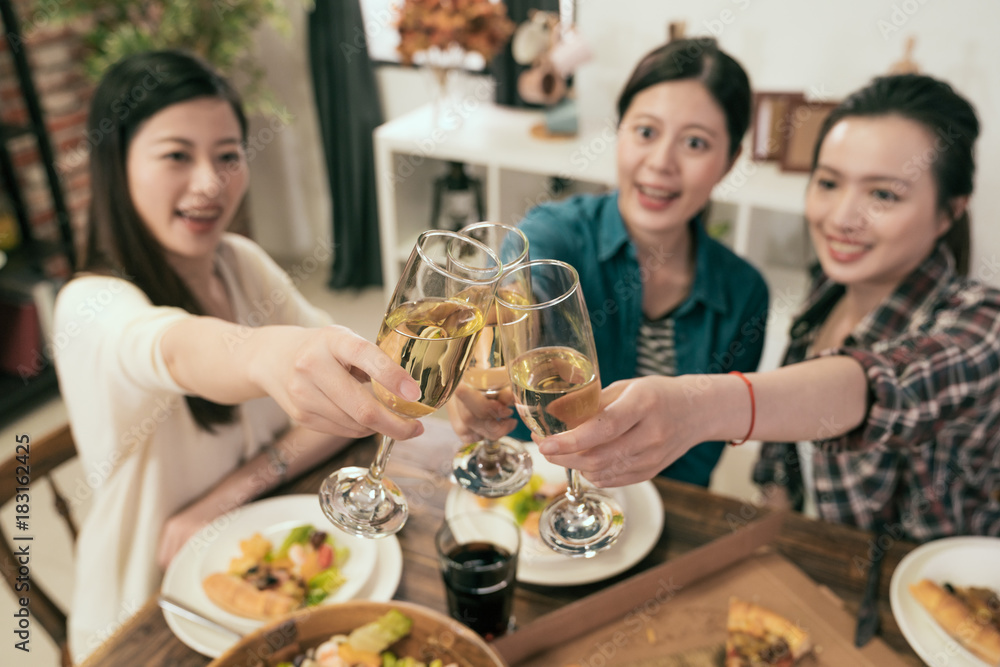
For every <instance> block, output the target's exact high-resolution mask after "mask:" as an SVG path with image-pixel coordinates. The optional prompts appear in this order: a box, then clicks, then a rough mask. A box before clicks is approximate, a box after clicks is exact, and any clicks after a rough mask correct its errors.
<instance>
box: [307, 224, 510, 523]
mask: <svg viewBox="0 0 1000 667" xmlns="http://www.w3.org/2000/svg"><path fill="white" fill-rule="evenodd" d="M501 268H502V267H501V264H500V260H499V258H498V257H497V255H496V253H494V252H493V251H492V250H490V249H489V248H488V247H486V246H485V245H483V244H482V243H480V242H479V241H476V240H475V239H473V238H471V237H469V236H465V235H462V234H457V233H455V232H449V231H439V230H430V231H426V232H424V233H422V234H421V235H420V236H419V237H418V238H417V242H416V245H415V246H414V248H413V251H412V252H411V253H410V258H409V260H408V261H407V263H406V267H405V268H404V269H403V272H402V274H401V275H400V278H399V282H398V283H397V284H396V289H395V291H394V293H393V295H392V299H391V300H390V302H389V305H388V307H387V309H386V314H385V317H384V319H383V321H382V326H381V328H380V329H379V333H378V337H377V340H376V342H377V344H378V346H379V347H380V348H382V350H383V351H384V352H385V353H386V354H388V355H389V357H391V358H392V359H393V360H394V361H396V362H397V363H398V364H399V365H400V366H402V367H403V368H404V369H406V370H407V372H409V374H410V376H411V377H412V378H413V379H414V380H416V381H417V382H418V383H419V384H420V391H421V397H420V400H418V401H407V400H405V399H403V398H400V397H399V396H396V395H395V394H393V393H392V392H390V391H389V390H387V389H386V388H385V387H383V386H381V385H380V384H378V383H377V382H372V388H373V390H374V392H375V396H376V397H377V398H378V399H379V400H380V401H381V402H382V403H383V404H384V405H385V406H386V407H388V408H389V409H390V410H392V411H393V412H395V413H397V414H399V415H403V416H405V417H423V416H425V415H429V414H430V413H432V412H434V411H435V410H437V409H438V408H440V407H441V406H443V405H444V404H445V402H446V401H447V400H448V399H449V398H450V397H451V395H452V393H453V392H454V391H455V388H456V387H457V386H458V383H459V382H460V380H461V377H462V373H463V372H464V371H465V367H466V365H467V364H468V361H469V358H470V357H471V355H472V349H473V346H474V345H475V343H476V340H477V338H478V337H479V333H480V331H481V330H482V328H483V325H484V323H485V321H486V318H485V315H484V313H485V312H487V311H488V310H489V309H491V308H493V307H494V306H493V304H494V293H495V290H496V283H497V279H498V278H499V276H500V271H501ZM393 443H394V441H393V439H392V438H390V437H388V436H386V435H382V436H381V438H380V440H379V447H378V452H377V454H376V455H375V460H374V461H373V462H372V464H371V467H369V468H359V467H349V468H342V469H341V470H338V471H337V472H335V473H333V474H332V475H330V476H329V477H327V478H326V479H325V480H324V481H323V485H322V486H321V487H320V492H319V498H320V507H321V508H322V510H323V513H324V514H325V515H326V516H327V518H329V519H330V521H332V522H333V523H335V524H336V525H338V526H339V527H341V528H342V529H344V530H345V531H347V532H348V533H352V534H354V535H358V536H360V537H384V536H386V535H392V534H393V533H396V532H398V531H399V529H400V528H402V527H403V524H404V523H406V517H407V515H408V513H409V510H408V508H407V504H406V498H405V497H404V496H403V493H402V492H401V491H400V490H399V487H397V486H396V485H395V484H394V483H393V482H392V480H390V479H387V478H385V477H384V476H383V474H384V472H385V466H386V464H387V463H388V460H389V454H390V452H391V450H392V446H393Z"/></svg>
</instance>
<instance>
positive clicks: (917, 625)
mask: <svg viewBox="0 0 1000 667" xmlns="http://www.w3.org/2000/svg"><path fill="white" fill-rule="evenodd" d="M921 579H930V580H932V581H934V582H937V583H939V584H942V583H945V582H947V583H949V584H952V585H955V586H985V587H986V588H992V589H993V590H995V591H996V590H1000V539H998V538H996V537H948V538H944V539H940V540H934V541H933V542H928V543H927V544H923V545H921V546H919V547H917V548H916V549H914V550H913V551H911V552H910V553H908V554H906V557H905V558H903V560H901V561H900V562H899V566H897V567H896V571H895V572H893V573H892V581H891V583H890V585H889V601H890V603H891V604H892V615H893V616H895V617H896V622H897V623H898V624H899V629H900V630H901V631H902V632H903V636H904V637H906V641H908V642H909V643H910V646H912V647H913V650H914V651H916V653H917V655H919V656H920V657H921V659H923V661H924V662H926V663H927V664H929V665H939V664H947V665H948V667H983V666H984V665H985V664H986V663H985V662H983V661H982V660H980V659H979V658H977V657H976V656H974V655H972V654H971V653H969V652H968V651H967V650H966V649H964V648H963V647H962V646H961V645H960V644H959V643H958V642H957V641H956V640H954V639H952V638H951V637H950V636H949V635H948V633H946V632H945V631H944V630H942V629H941V627H940V626H939V625H938V624H937V623H936V622H935V621H934V619H933V618H932V617H931V615H930V614H929V613H927V612H926V611H925V610H924V608H923V607H921V606H920V603H918V602H917V601H916V600H915V599H913V596H912V595H910V590H909V585H910V584H915V583H917V582H918V581H920V580H921Z"/></svg>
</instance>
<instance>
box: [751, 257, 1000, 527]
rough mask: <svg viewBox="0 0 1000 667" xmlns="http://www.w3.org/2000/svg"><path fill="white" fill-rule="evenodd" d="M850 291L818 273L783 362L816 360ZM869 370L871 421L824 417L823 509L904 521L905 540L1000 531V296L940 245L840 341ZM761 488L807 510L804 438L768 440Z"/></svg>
mask: <svg viewBox="0 0 1000 667" xmlns="http://www.w3.org/2000/svg"><path fill="white" fill-rule="evenodd" d="M843 294H844V287H843V286H842V285H838V284H835V283H833V282H832V281H830V280H829V279H828V278H827V277H826V276H825V275H823V274H822V272H817V276H816V280H815V282H814V284H813V289H812V291H811V292H810V296H809V298H808V300H807V302H806V304H805V308H804V310H803V312H802V314H801V315H799V316H798V317H797V318H796V319H795V320H794V321H793V323H792V327H791V342H790V344H789V347H788V350H787V352H786V356H785V360H784V363H785V364H786V365H787V364H792V363H796V362H799V361H802V360H804V359H806V358H807V351H808V350H809V347H810V344H811V342H812V341H813V339H814V338H815V336H816V335H817V332H818V330H819V328H820V326H821V325H822V323H823V321H824V320H825V318H826V317H827V315H828V314H829V312H830V310H831V309H832V308H833V305H834V304H835V303H836V302H837V300H838V299H839V298H840V297H841V296H842V295H843ZM827 354H840V355H847V356H850V357H852V358H854V359H857V360H858V361H859V362H860V363H861V365H862V366H863V367H864V369H865V373H866V375H867V377H868V391H869V399H868V400H869V408H868V414H867V417H866V419H865V421H864V422H863V423H862V424H861V425H860V426H859V427H858V428H857V429H855V430H854V431H852V432H850V433H848V434H846V435H843V436H841V437H838V438H824V437H823V431H824V430H827V432H829V430H828V429H831V428H832V427H835V426H836V425H835V424H821V425H820V426H819V429H818V433H817V438H816V441H815V444H816V447H815V451H814V454H813V457H812V458H813V461H812V462H813V471H814V479H815V486H816V495H817V497H816V500H817V507H818V510H819V514H820V516H821V517H822V518H823V519H825V520H826V521H831V522H839V523H846V524H852V525H855V526H859V527H861V528H864V529H868V530H870V529H873V528H874V526H875V521H876V519H877V518H878V519H881V520H883V521H887V522H892V523H894V524H896V525H901V526H902V531H901V532H902V536H903V537H905V539H910V540H914V541H917V542H924V541H927V540H932V539H935V538H939V537H945V536H950V535H1000V292H998V291H997V290H995V289H991V288H989V287H986V286H984V285H982V284H979V283H976V282H974V281H971V280H967V279H965V278H963V277H961V276H959V275H958V274H956V272H955V268H954V259H953V257H952V255H951V253H950V251H948V250H947V249H946V248H945V247H943V246H939V247H938V248H937V249H936V250H935V252H934V253H932V254H931V256H930V257H928V258H927V260H925V261H924V262H923V263H922V264H921V265H920V266H919V267H918V268H917V269H916V270H915V271H914V272H913V273H912V274H911V275H910V276H908V277H907V279H906V280H904V281H903V283H902V284H901V285H899V287H898V288H897V289H896V291H895V292H894V293H893V294H892V295H891V296H890V297H889V298H888V299H886V300H885V301H883V302H882V303H881V304H880V305H879V307H878V308H876V309H875V310H874V311H873V312H871V313H869V314H868V316H866V317H865V318H864V319H863V320H862V321H861V322H860V323H859V324H858V326H857V327H856V328H855V329H854V330H853V331H852V332H851V334H850V335H849V336H848V337H847V339H846V340H845V341H844V344H843V346H842V347H840V348H839V349H834V350H828V351H825V352H824V353H823V355H824V356H825V355H827ZM754 481H755V482H756V483H758V484H762V485H763V484H768V483H776V484H779V485H781V486H784V487H786V488H787V489H788V491H789V495H790V496H791V498H792V501H793V503H794V504H795V505H796V507H797V508H798V509H801V506H802V486H803V485H802V474H801V470H800V468H799V459H798V452H797V448H796V446H795V444H794V443H787V442H784V443H782V442H767V443H764V445H763V447H762V449H761V455H760V459H759V460H758V462H757V464H756V466H755V469H754Z"/></svg>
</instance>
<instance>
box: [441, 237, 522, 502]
mask: <svg viewBox="0 0 1000 667" xmlns="http://www.w3.org/2000/svg"><path fill="white" fill-rule="evenodd" d="M459 232H460V233H462V234H465V235H467V236H471V237H473V238H474V239H476V240H478V241H480V242H482V243H483V245H485V246H487V247H489V248H490V249H491V250H493V251H494V252H496V253H497V255H498V256H499V257H500V262H501V263H502V264H503V271H504V272H507V271H509V270H510V269H512V268H514V267H516V266H519V265H521V264H522V263H524V262H525V261H527V259H528V239H527V237H525V235H524V233H523V232H522V231H521V230H519V229H517V228H516V227H511V226H509V225H504V224H500V223H497V222H477V223H475V224H472V225H468V226H466V227H463V228H462V229H461V230H459ZM508 298H513V295H508ZM496 321H497V320H496V308H495V307H492V306H491V307H490V309H489V311H488V312H487V314H486V326H485V327H484V328H483V331H482V333H481V334H479V340H478V341H476V344H475V346H474V347H473V352H472V358H471V359H470V360H469V366H468V368H466V370H465V373H464V374H463V375H462V384H464V385H465V386H467V387H469V388H472V389H475V390H476V391H479V392H481V393H482V394H483V395H484V396H485V397H486V398H488V399H495V398H497V396H499V395H500V392H501V391H503V390H504V389H506V388H508V387H509V386H510V378H509V376H508V375H507V369H506V368H505V367H504V356H503V349H502V347H501V346H500V337H499V336H498V335H497V332H496ZM452 472H453V474H454V475H455V480H456V481H457V482H458V483H459V484H460V485H461V486H462V487H464V488H466V489H468V490H469V491H471V492H473V493H475V494H476V495H479V496H484V497H486V498H497V497H499V496H507V495H510V494H512V493H514V492H515V491H517V490H518V489H520V488H521V487H523V486H524V485H525V484H527V483H528V480H530V479H531V473H532V465H531V455H530V454H529V453H528V450H527V448H526V447H525V446H524V443H522V442H521V441H519V440H515V439H514V438H508V437H504V438H500V439H499V440H490V439H483V440H479V441H477V442H473V443H470V444H467V445H465V446H464V447H462V449H460V450H459V451H458V453H457V454H455V458H454V459H453V460H452Z"/></svg>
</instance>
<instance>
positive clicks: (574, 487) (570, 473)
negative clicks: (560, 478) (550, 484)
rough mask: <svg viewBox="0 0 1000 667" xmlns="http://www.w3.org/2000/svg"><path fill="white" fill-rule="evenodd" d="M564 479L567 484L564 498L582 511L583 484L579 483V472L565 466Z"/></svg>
mask: <svg viewBox="0 0 1000 667" xmlns="http://www.w3.org/2000/svg"><path fill="white" fill-rule="evenodd" d="M566 479H567V481H568V482H569V486H568V487H567V488H566V498H567V499H568V500H569V501H570V502H571V503H572V504H573V505H574V507H575V508H576V511H577V512H579V513H581V514H582V513H583V510H584V505H583V485H582V484H581V483H580V473H579V471H577V470H573V469H572V468H566Z"/></svg>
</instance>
